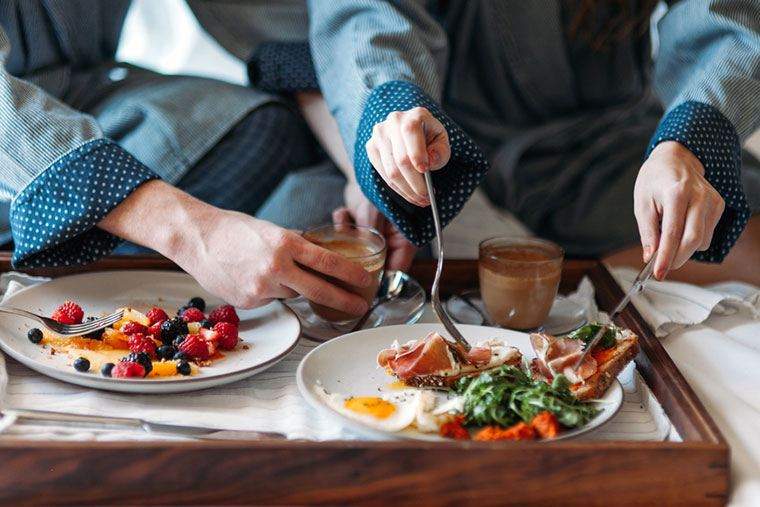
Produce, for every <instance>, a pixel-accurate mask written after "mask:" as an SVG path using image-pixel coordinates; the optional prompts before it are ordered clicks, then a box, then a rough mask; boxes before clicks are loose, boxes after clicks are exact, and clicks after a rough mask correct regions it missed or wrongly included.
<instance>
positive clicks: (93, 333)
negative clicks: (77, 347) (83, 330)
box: [84, 315, 103, 340]
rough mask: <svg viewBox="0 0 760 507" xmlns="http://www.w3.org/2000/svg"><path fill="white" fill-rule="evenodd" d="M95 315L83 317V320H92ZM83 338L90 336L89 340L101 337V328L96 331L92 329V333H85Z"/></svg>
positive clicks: (94, 318)
mask: <svg viewBox="0 0 760 507" xmlns="http://www.w3.org/2000/svg"><path fill="white" fill-rule="evenodd" d="M96 319H97V317H93V316H92V315H90V316H89V317H87V318H85V319H84V321H85V322H92V321H93V320H96ZM84 337H85V338H90V339H91V340H100V339H102V338H103V330H102V329H98V330H97V331H93V332H92V333H87V334H86V335H84Z"/></svg>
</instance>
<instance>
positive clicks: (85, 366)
mask: <svg viewBox="0 0 760 507" xmlns="http://www.w3.org/2000/svg"><path fill="white" fill-rule="evenodd" d="M74 369H75V370H76V371H81V372H85V371H87V370H89V369H90V361H89V360H88V359H87V358H86V357H78V358H76V359H75V360H74Z"/></svg>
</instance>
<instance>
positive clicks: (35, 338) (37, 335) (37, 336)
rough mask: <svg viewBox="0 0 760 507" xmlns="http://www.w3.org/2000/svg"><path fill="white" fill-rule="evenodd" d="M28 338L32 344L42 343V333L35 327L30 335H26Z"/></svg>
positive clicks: (30, 331)
mask: <svg viewBox="0 0 760 507" xmlns="http://www.w3.org/2000/svg"><path fill="white" fill-rule="evenodd" d="M26 337H27V338H29V341H30V342H32V343H40V342H41V341H42V331H40V330H39V329H37V328H36V327H33V328H32V329H30V330H29V332H28V333H26Z"/></svg>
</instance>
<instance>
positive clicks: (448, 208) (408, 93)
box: [354, 81, 488, 246]
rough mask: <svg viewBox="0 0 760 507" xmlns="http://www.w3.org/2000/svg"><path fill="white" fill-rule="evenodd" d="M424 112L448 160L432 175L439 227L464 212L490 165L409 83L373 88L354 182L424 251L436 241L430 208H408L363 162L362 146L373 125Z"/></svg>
mask: <svg viewBox="0 0 760 507" xmlns="http://www.w3.org/2000/svg"><path fill="white" fill-rule="evenodd" d="M418 106H421V107H424V108H427V109H428V110H429V111H430V113H431V114H432V115H433V116H434V117H436V118H437V119H438V120H439V121H440V122H441V123H442V124H443V125H444V127H446V131H447V132H448V134H449V143H450V144H451V159H450V161H449V163H448V164H447V165H446V167H444V168H443V169H441V170H439V171H435V172H434V173H433V187H434V188H435V193H436V202H437V203H438V211H439V213H440V214H441V222H442V224H443V225H444V226H445V225H446V224H447V223H449V222H450V221H451V220H452V219H453V218H454V217H455V216H456V215H457V213H459V211H460V210H461V209H462V207H463V206H464V203H465V202H466V201H467V199H468V198H469V197H470V195H471V194H472V192H473V191H474V190H475V188H476V187H477V186H478V184H479V183H480V181H481V180H482V179H483V177H484V176H485V174H486V172H487V171H488V162H487V160H486V158H485V157H484V156H483V154H482V153H481V151H480V149H479V148H478V147H477V146H476V145H475V143H474V142H473V141H472V140H471V139H470V137H469V136H468V135H467V134H466V133H465V132H464V131H463V130H462V129H461V128H460V127H459V126H458V125H456V124H455V123H454V122H453V121H452V120H451V119H449V118H448V117H447V116H446V114H444V113H443V111H442V110H441V108H440V107H439V106H438V105H437V104H436V103H435V102H434V101H433V100H432V99H431V98H430V97H428V96H427V95H426V94H425V93H424V92H423V91H422V90H421V89H420V88H419V87H417V86H416V85H414V84H412V83H409V82H407V81H390V82H387V83H384V84H382V85H381V86H378V87H377V88H375V89H374V90H373V91H372V93H371V94H370V96H369V97H368V99H367V102H366V105H365V107H364V112H363V113H362V117H361V121H360V122H359V127H358V132H357V138H356V144H355V146H354V151H355V154H354V166H355V170H356V179H357V181H358V183H359V185H360V186H361V188H362V190H363V191H364V194H365V195H366V196H367V197H368V198H369V200H370V201H372V203H374V204H375V206H377V208H378V209H379V210H380V211H381V212H382V213H383V214H384V215H385V216H386V217H388V219H389V220H391V221H392V222H393V223H394V224H395V225H396V227H398V229H399V230H400V231H401V232H402V233H403V234H404V236H406V237H407V238H408V239H409V240H410V241H411V242H412V243H414V244H415V245H417V246H422V245H424V244H426V243H428V242H429V241H430V240H431V239H433V238H434V237H435V229H434V227H433V216H432V214H431V213H430V208H420V207H418V206H415V205H413V204H410V203H408V202H407V201H406V200H404V199H403V198H402V197H401V196H399V195H398V194H396V192H394V191H393V190H391V188H390V187H388V186H387V185H386V183H385V182H384V181H383V179H382V178H381V177H380V175H379V174H377V172H376V171H375V170H374V168H373V167H372V164H371V163H370V161H369V158H367V151H366V149H365V148H364V145H365V144H366V143H367V141H368V140H369V138H370V136H371V135H372V128H373V127H374V126H375V124H377V123H379V122H381V121H383V120H385V118H386V117H387V116H388V114H389V113H391V112H393V111H407V110H409V109H412V108H414V107H418Z"/></svg>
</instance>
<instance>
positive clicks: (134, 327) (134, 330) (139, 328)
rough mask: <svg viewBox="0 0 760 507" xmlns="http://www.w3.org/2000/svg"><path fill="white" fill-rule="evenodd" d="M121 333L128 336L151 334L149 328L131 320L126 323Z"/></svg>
mask: <svg viewBox="0 0 760 507" xmlns="http://www.w3.org/2000/svg"><path fill="white" fill-rule="evenodd" d="M121 332H122V333H124V334H126V335H131V334H148V333H150V331H148V328H147V327H145V326H143V325H142V324H140V323H139V322H133V321H131V320H130V321H129V322H127V323H125V324H124V325H123V326H121Z"/></svg>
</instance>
